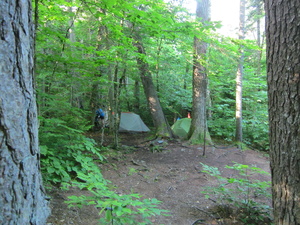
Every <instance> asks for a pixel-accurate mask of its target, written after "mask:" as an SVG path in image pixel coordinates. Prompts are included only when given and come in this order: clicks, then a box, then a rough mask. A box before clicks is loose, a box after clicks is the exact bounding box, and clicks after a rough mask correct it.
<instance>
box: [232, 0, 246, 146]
mask: <svg viewBox="0 0 300 225" xmlns="http://www.w3.org/2000/svg"><path fill="white" fill-rule="evenodd" d="M245 11H246V0H240V26H239V39H240V40H244V39H245ZM244 58H245V56H244V46H243V45H240V59H239V64H238V70H237V74H236V91H235V93H236V94H235V96H236V97H235V98H236V100H235V102H236V109H235V121H236V126H235V127H236V128H235V140H236V141H237V142H238V143H239V145H240V144H241V143H242V142H243V75H244Z"/></svg>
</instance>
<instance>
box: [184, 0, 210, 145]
mask: <svg viewBox="0 0 300 225" xmlns="http://www.w3.org/2000/svg"><path fill="white" fill-rule="evenodd" d="M196 16H197V19H198V20H201V21H202V22H203V23H204V24H205V22H208V21H209V20H210V0H197V9H196ZM206 51H207V43H205V42H203V41H201V40H199V38H197V37H195V38H194V66H193V108H192V123H191V128H190V131H189V136H190V138H189V141H190V142H192V143H202V142H204V143H205V142H206V140H207V141H208V143H209V144H211V143H212V141H211V138H210V134H209V132H208V129H207V117H206V94H207V83H208V82H207V71H206V66H205V64H206V62H205V58H206Z"/></svg>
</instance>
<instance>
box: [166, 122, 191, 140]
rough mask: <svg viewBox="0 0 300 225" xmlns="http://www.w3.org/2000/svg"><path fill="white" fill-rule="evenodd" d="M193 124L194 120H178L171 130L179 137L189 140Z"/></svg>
mask: <svg viewBox="0 0 300 225" xmlns="http://www.w3.org/2000/svg"><path fill="white" fill-rule="evenodd" d="M191 122H192V119H190V118H183V119H180V120H177V121H176V122H175V123H174V124H173V126H172V127H171V128H172V130H173V132H174V134H175V135H177V136H179V137H180V138H187V135H188V133H189V130H190V127H191Z"/></svg>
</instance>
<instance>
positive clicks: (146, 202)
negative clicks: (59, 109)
mask: <svg viewBox="0 0 300 225" xmlns="http://www.w3.org/2000/svg"><path fill="white" fill-rule="evenodd" d="M40 121H41V124H42V126H41V127H40V149H41V166H42V173H43V178H44V180H45V182H46V183H50V184H55V185H59V186H60V187H61V188H65V189H67V188H71V187H73V188H74V187H75V188H80V189H84V190H88V191H89V192H90V194H89V195H81V196H74V195H73V196H69V200H68V201H66V203H67V204H68V205H69V207H83V206H87V205H93V206H94V207H96V208H97V209H99V214H100V215H101V219H100V221H99V224H112V223H113V224H115V225H117V224H149V223H150V219H149V218H151V217H152V216H157V215H161V214H163V215H166V213H167V211H165V210H162V209H159V207H158V205H159V204H160V201H158V200H157V199H142V197H141V196H140V195H139V194H137V193H132V194H125V195H119V194H117V193H115V191H114V190H113V189H112V188H111V186H112V185H111V184H110V183H111V182H110V181H108V180H106V179H104V178H103V176H102V174H101V171H100V169H99V167H98V166H97V163H98V162H103V160H104V158H105V157H104V156H103V155H102V154H101V152H102V151H103V150H104V149H103V147H101V149H100V148H98V147H97V144H96V142H95V141H94V140H93V139H90V138H87V137H86V136H84V132H83V130H82V129H78V128H74V127H70V125H69V124H74V123H67V122H66V120H65V119H64V118H60V119H58V118H43V117H41V118H40ZM81 127H82V126H81Z"/></svg>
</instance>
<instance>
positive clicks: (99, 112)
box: [94, 108, 105, 127]
mask: <svg viewBox="0 0 300 225" xmlns="http://www.w3.org/2000/svg"><path fill="white" fill-rule="evenodd" d="M104 119H105V112H104V110H103V109H101V108H99V109H97V110H96V116H95V121H94V123H95V126H96V127H101V126H103V125H104ZM99 121H101V123H99Z"/></svg>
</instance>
